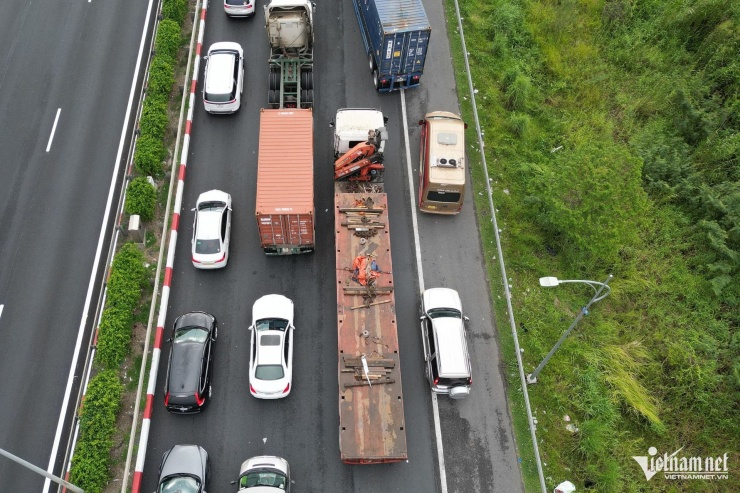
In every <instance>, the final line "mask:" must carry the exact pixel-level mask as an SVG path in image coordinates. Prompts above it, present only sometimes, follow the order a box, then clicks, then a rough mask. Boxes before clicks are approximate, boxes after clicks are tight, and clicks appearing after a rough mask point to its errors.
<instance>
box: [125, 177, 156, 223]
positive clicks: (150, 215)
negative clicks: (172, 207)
mask: <svg viewBox="0 0 740 493" xmlns="http://www.w3.org/2000/svg"><path fill="white" fill-rule="evenodd" d="M156 206H157V190H156V189H155V188H154V186H153V185H152V184H151V183H149V182H148V181H147V179H146V178H144V177H143V176H140V177H138V178H134V179H133V180H131V183H129V184H128V188H127V189H126V214H128V215H134V214H138V215H139V216H141V219H142V221H151V220H152V219H154V209H155V208H156Z"/></svg>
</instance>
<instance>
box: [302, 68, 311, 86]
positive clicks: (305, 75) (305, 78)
mask: <svg viewBox="0 0 740 493" xmlns="http://www.w3.org/2000/svg"><path fill="white" fill-rule="evenodd" d="M301 87H303V89H308V90H310V89H313V72H309V71H308V70H306V71H304V72H301Z"/></svg>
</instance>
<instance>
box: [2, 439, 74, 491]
mask: <svg viewBox="0 0 740 493" xmlns="http://www.w3.org/2000/svg"><path fill="white" fill-rule="evenodd" d="M0 455H4V456H5V457H7V458H8V459H10V460H12V461H14V462H17V463H18V464H20V465H22V466H23V467H25V468H26V469H30V470H32V471H33V472H35V473H36V474H41V475H42V476H44V477H47V478H49V479H51V480H52V481H54V482H55V483H57V484H60V485H62V486H64V487H65V488H67V489H68V490H70V491H74V492H75V493H85V491H84V490H83V489H82V488H78V487H77V486H75V485H73V484H72V483H70V482H69V481H65V480H63V479H62V478H58V477H56V476H54V475H53V474H51V473H49V472H47V471H44V470H43V469H41V468H40V467H36V466H34V465H33V464H31V463H30V462H28V461H25V460H23V459H21V458H20V457H18V456H16V455H13V454H11V453H10V452H8V451H7V450H3V449H1V448H0Z"/></svg>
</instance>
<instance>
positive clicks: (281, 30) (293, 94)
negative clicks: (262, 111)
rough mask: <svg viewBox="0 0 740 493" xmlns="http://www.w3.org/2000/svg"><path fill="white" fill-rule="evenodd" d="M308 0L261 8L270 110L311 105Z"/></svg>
mask: <svg viewBox="0 0 740 493" xmlns="http://www.w3.org/2000/svg"><path fill="white" fill-rule="evenodd" d="M314 10H315V6H314V4H313V2H309V1H308V0H272V1H271V2H270V3H269V4H267V5H265V25H266V28H267V37H268V39H269V42H270V58H269V60H268V63H269V66H270V89H269V91H268V94H267V102H268V104H269V105H270V108H311V107H312V106H313V12H314Z"/></svg>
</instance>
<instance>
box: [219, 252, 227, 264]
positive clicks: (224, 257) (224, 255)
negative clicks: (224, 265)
mask: <svg viewBox="0 0 740 493" xmlns="http://www.w3.org/2000/svg"><path fill="white" fill-rule="evenodd" d="M224 260H226V252H224V254H223V255H221V260H219V262H223V261H224Z"/></svg>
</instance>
